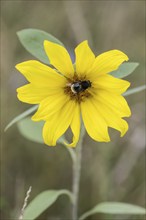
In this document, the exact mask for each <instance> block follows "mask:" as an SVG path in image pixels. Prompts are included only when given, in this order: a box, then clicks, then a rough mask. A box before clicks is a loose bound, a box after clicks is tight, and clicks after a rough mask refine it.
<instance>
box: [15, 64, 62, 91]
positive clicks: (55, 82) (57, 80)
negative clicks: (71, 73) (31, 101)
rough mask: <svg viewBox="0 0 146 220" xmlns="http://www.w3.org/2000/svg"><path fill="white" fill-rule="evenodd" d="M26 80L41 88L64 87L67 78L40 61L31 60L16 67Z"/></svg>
mask: <svg viewBox="0 0 146 220" xmlns="http://www.w3.org/2000/svg"><path fill="white" fill-rule="evenodd" d="M16 69H17V70H19V71H20V72H21V73H22V74H23V75H24V76H25V77H26V79H27V80H28V81H29V82H31V83H32V84H34V85H36V86H40V87H54V88H55V87H64V85H65V83H66V79H65V77H63V76H62V75H60V74H59V73H57V72H56V71H55V70H53V69H52V68H50V67H49V66H46V65H44V64H42V63H40V62H38V61H35V60H30V61H26V62H22V63H19V64H17V65H16Z"/></svg>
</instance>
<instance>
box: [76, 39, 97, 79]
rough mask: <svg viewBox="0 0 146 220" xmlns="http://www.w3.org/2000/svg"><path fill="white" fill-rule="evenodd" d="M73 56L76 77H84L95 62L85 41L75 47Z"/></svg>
mask: <svg viewBox="0 0 146 220" xmlns="http://www.w3.org/2000/svg"><path fill="white" fill-rule="evenodd" d="M75 55H76V61H75V65H76V73H77V75H78V76H84V75H86V74H87V73H88V71H89V70H90V69H91V66H92V65H93V63H94V61H95V55H94V54H93V52H92V50H91V49H90V47H89V46H88V42H87V41H83V42H82V43H80V44H79V45H78V46H77V47H76V49H75Z"/></svg>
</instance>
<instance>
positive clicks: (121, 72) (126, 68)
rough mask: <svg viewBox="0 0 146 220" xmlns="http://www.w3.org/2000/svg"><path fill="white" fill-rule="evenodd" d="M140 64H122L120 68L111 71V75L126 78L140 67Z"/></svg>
mask: <svg viewBox="0 0 146 220" xmlns="http://www.w3.org/2000/svg"><path fill="white" fill-rule="evenodd" d="M138 65H139V63H132V62H131V63H130V62H129V63H123V64H121V66H120V67H119V69H118V70H115V71H113V72H111V73H110V75H112V76H114V77H116V78H124V77H126V76H128V75H130V74H131V73H133V71H134V70H135V69H136V68H137V67H138Z"/></svg>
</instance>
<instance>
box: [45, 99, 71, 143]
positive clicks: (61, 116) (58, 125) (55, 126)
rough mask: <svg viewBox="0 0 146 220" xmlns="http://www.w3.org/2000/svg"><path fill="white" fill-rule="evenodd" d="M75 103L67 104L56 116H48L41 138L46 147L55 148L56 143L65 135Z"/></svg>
mask: <svg viewBox="0 0 146 220" xmlns="http://www.w3.org/2000/svg"><path fill="white" fill-rule="evenodd" d="M74 107H75V102H73V101H70V102H67V103H66V104H65V105H64V107H63V108H62V109H61V110H60V111H59V112H57V113H56V114H54V115H52V116H50V118H49V119H48V121H46V123H45V125H44V128H43V138H44V141H45V143H46V144H47V145H49V146H55V145H56V141H57V140H58V139H59V138H60V137H61V136H62V135H63V134H64V133H65V131H66V130H67V129H68V127H69V126H70V124H71V122H72V119H73V113H74Z"/></svg>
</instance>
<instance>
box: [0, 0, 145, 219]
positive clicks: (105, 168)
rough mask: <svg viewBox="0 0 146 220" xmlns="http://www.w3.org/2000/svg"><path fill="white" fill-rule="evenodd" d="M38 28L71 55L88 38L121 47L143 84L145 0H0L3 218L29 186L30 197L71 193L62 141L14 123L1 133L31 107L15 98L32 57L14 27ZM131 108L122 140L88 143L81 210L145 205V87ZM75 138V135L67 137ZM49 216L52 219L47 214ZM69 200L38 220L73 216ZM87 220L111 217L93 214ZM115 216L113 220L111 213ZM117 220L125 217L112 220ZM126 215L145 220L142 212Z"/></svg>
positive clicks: (99, 45) (97, 46)
mask: <svg viewBox="0 0 146 220" xmlns="http://www.w3.org/2000/svg"><path fill="white" fill-rule="evenodd" d="M25 28H37V29H41V30H44V31H46V32H49V33H51V34H52V35H54V36H56V37H57V38H58V39H60V40H61V41H62V42H63V43H64V45H65V46H66V47H67V48H68V50H69V51H70V54H71V56H72V57H74V53H73V48H74V47H75V46H76V45H77V44H78V43H79V42H81V41H82V40H85V39H87V40H89V44H90V45H91V47H92V49H93V51H94V52H95V54H99V53H101V52H104V51H106V50H109V49H120V50H122V51H124V52H125V53H126V54H127V55H128V56H129V58H130V62H138V63H140V65H139V67H138V68H137V69H136V71H135V72H134V73H133V74H132V75H130V76H128V77H127V78H126V79H127V80H129V81H130V82H131V87H136V86H140V85H142V84H143V83H144V80H145V77H144V71H145V70H144V64H145V53H144V43H145V39H144V32H145V11H144V1H114V0H111V1H88V0H87V1H29V0H28V1H24V0H19V1H1V63H2V66H1V82H2V83H1V90H2V96H1V111H2V117H1V134H2V141H1V152H2V157H1V164H2V167H1V172H2V181H1V192H2V193H1V194H2V196H1V213H2V214H1V217H2V219H3V220H11V219H15V218H16V216H18V215H19V213H20V210H21V208H22V205H23V200H24V197H25V193H26V191H27V189H28V188H29V186H30V185H31V186H32V193H31V197H30V199H32V198H34V197H35V196H36V195H37V194H39V193H40V192H42V191H44V190H48V189H60V188H68V189H70V190H71V182H72V167H71V160H70V156H69V154H68V152H67V151H66V150H65V148H63V147H62V146H58V147H47V146H45V145H42V144H36V143H33V142H31V141H28V140H26V139H25V138H24V137H22V136H21V134H20V133H19V132H18V129H17V127H16V126H13V127H12V128H10V129H9V130H8V131H7V132H6V133H4V127H5V126H6V125H7V124H8V122H9V121H11V119H12V118H14V117H15V116H16V115H18V114H20V113H21V112H23V111H24V110H26V109H28V108H29V107H31V106H30V105H27V104H24V103H23V104H22V103H21V102H19V101H18V100H17V97H16V88H17V87H20V86H21V85H23V84H25V80H24V78H23V76H21V74H19V73H18V72H17V71H16V70H15V64H17V63H19V62H22V61H25V60H29V59H34V58H33V56H31V55H30V54H29V53H28V52H27V51H25V50H24V48H23V47H22V45H21V44H20V42H19V41H18V38H17V35H16V32H18V31H20V30H22V29H25ZM127 100H128V102H129V104H130V106H131V109H132V117H131V118H129V119H128V122H129V131H128V132H127V134H126V135H125V136H124V138H119V134H118V132H116V131H113V130H110V133H111V136H112V140H113V141H112V142H110V143H108V144H107V143H102V144H101V143H96V142H94V141H92V140H91V139H90V138H89V137H88V136H86V137H85V140H84V149H83V161H82V179H81V188H80V209H79V212H80V214H81V213H83V212H85V211H87V210H89V209H90V208H92V207H93V206H94V205H95V204H97V202H103V201H121V202H127V203H132V204H136V205H140V206H145V196H144V194H145V193H144V191H145V154H144V152H145V151H144V147H145V130H144V128H145V124H144V121H145V120H144V119H145V103H144V91H143V92H141V93H137V94H135V95H134V96H129V97H127ZM67 137H68V138H70V133H68V134H67ZM87 188H88V190H87ZM47 216H49V217H47ZM68 216H70V205H69V204H68V201H67V200H64V199H63V198H59V200H58V201H57V203H56V204H55V205H53V206H52V207H51V208H50V209H49V210H48V211H46V212H45V213H44V214H43V215H42V216H40V218H38V219H40V220H43V219H45V220H47V219H48V220H53V219H54V220H60V219H62V220H65V219H66V220H70V219H68ZM88 219H89V220H99V219H100V220H107V216H105V215H99V214H98V215H94V217H90V218H88ZM112 219H114V217H113V218H112ZM115 219H116V220H120V219H121V218H120V216H116V217H115ZM124 219H130V220H132V219H135V220H138V219H143V217H139V218H138V219H137V218H136V217H135V218H134V217H130V218H128V217H127V216H125V217H122V220H124Z"/></svg>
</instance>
